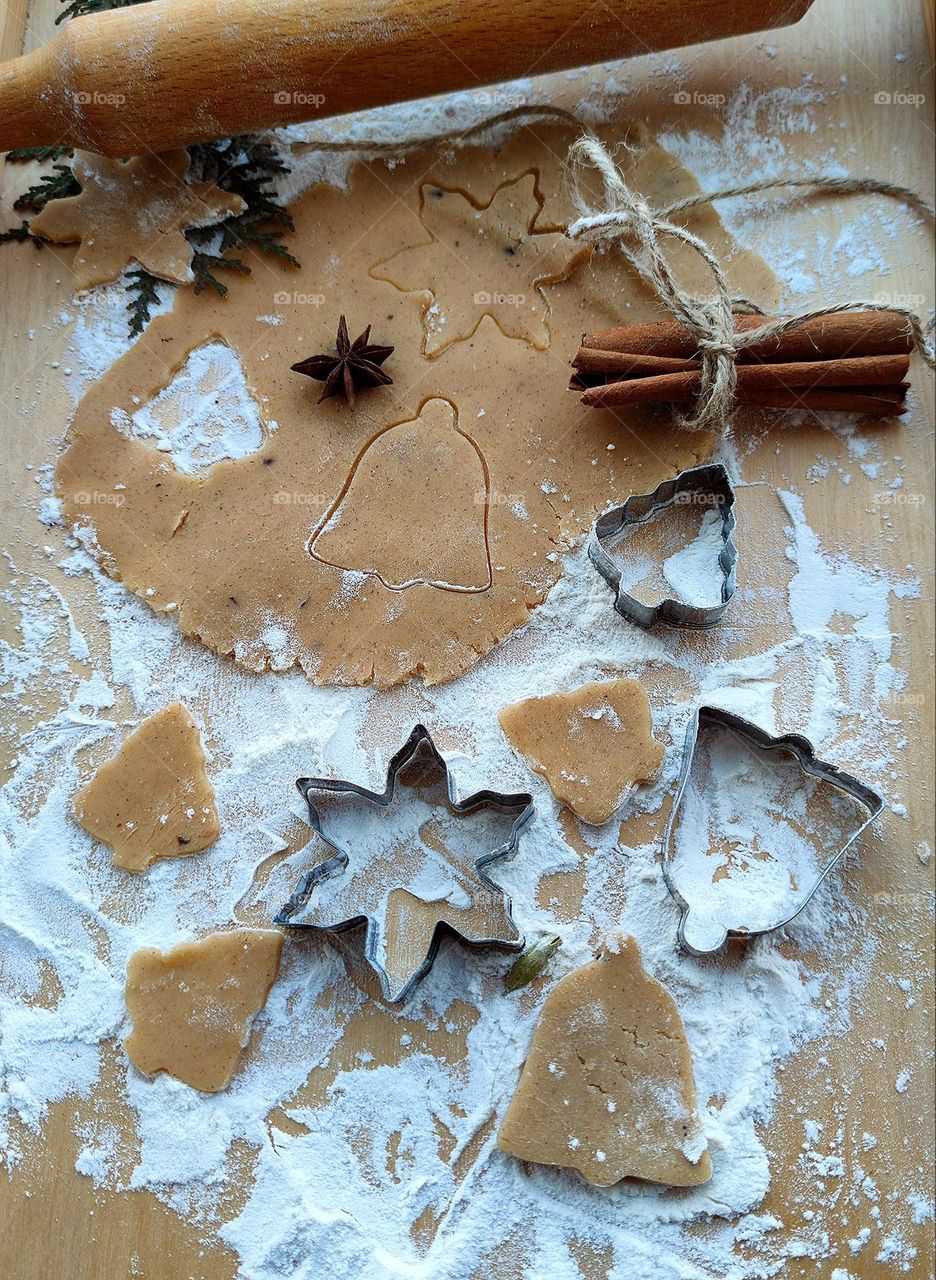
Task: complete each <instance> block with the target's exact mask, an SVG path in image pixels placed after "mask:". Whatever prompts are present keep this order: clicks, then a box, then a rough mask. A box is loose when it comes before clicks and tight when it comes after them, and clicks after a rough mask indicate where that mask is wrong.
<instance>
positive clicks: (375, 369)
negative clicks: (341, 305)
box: [290, 316, 393, 409]
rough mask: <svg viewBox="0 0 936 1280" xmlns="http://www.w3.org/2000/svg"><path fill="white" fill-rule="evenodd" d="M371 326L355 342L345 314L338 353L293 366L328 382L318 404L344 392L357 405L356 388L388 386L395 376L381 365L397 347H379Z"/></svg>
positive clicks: (311, 357) (338, 338) (313, 357)
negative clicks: (371, 337)
mask: <svg viewBox="0 0 936 1280" xmlns="http://www.w3.org/2000/svg"><path fill="white" fill-rule="evenodd" d="M370 331H371V327H370V325H368V326H367V328H366V329H365V330H364V332H363V333H362V334H361V335H360V337H357V338H355V339H354V341H353V342H352V341H351V339H350V338H349V337H348V323H347V321H346V320H345V318H344V316H342V317H341V319H340V320H339V321H338V337H337V338H336V339H335V346H336V347H337V354H336V355H328V354H327V353H326V354H323V355H319V356H309V358H308V359H307V360H300V361H299V362H298V364H294V365H291V366H290V368H292V369H294V370H295V371H296V373H304V374H305V375H306V376H307V377H309V378H315V379H316V381H318V382H324V383H325V386H324V387H323V388H322V394H321V395H320V396H319V398H318V403H319V404H321V403H322V401H323V400H327V399H328V398H329V396H335V395H338V393H339V392H344V396H345V399H346V400H347V401H348V404H349V405H350V406H351V407H352V409H353V408H354V391H355V388H356V387H386V386H389V385H390V384H391V383H392V382H393V379H392V378H391V377H390V375H389V374H387V373H384V371H383V369H381V368H380V366H381V365H382V364H383V362H384V361H385V360H386V359H387V357H388V356H389V355H391V354H392V352H393V347H378V346H376V345H373V344H372V343H371V342H370Z"/></svg>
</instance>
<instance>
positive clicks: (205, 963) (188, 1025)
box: [124, 929, 283, 1093]
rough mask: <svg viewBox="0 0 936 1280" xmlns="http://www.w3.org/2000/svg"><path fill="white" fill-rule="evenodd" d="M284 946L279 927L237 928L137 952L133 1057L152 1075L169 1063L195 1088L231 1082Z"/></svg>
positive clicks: (132, 968) (131, 996)
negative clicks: (169, 949) (172, 945)
mask: <svg viewBox="0 0 936 1280" xmlns="http://www.w3.org/2000/svg"><path fill="white" fill-rule="evenodd" d="M282 947H283V935H282V934H281V933H277V932H275V931H274V930H272V929H236V930H231V931H230V932H224V933H210V934H209V935H208V936H207V937H206V938H202V939H201V940H200V941H198V942H183V943H181V944H180V945H179V946H177V947H173V949H172V950H171V951H166V952H161V951H158V950H157V949H156V948H155V947H144V948H143V949H142V950H141V951H137V952H135V954H134V955H132V956H131V957H130V963H129V965H128V966H127V1011H128V1012H129V1014H130V1017H131V1018H132V1019H133V1030H132V1031H131V1033H130V1035H129V1036H127V1038H126V1040H125V1041H124V1046H125V1047H126V1050H127V1053H128V1054H129V1055H130V1059H131V1061H132V1062H133V1063H134V1064H135V1066H137V1067H139V1069H140V1070H141V1071H144V1072H146V1074H147V1075H155V1074H156V1072H158V1071H168V1072H169V1074H170V1075H173V1076H175V1077H176V1079H178V1080H182V1081H183V1082H184V1083H185V1084H189V1085H191V1086H192V1088H194V1089H201V1090H203V1091H205V1092H208V1093H214V1092H216V1091H217V1090H218V1089H223V1088H224V1087H225V1086H226V1085H227V1084H229V1083H230V1080H231V1076H232V1075H233V1074H234V1070H235V1067H236V1066H237V1059H238V1058H239V1056H240V1052H241V1050H242V1049H243V1048H245V1047H246V1045H247V1042H248V1040H249V1038H250V1024H251V1021H252V1020H253V1018H254V1017H255V1015H256V1014H257V1013H259V1011H260V1010H261V1009H262V1008H263V1006H264V1004H265V1002H266V998H267V995H268V994H269V990H270V988H271V987H272V985H273V983H274V982H275V981H276V975H277V973H278V972H279V962H280V952H281V951H282Z"/></svg>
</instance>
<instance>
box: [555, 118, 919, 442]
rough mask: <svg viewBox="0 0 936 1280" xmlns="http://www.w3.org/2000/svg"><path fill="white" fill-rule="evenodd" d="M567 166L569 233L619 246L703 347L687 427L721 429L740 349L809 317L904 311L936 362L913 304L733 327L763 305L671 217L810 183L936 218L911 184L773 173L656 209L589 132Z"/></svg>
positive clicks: (849, 307)
mask: <svg viewBox="0 0 936 1280" xmlns="http://www.w3.org/2000/svg"><path fill="white" fill-rule="evenodd" d="M567 165H568V173H569V182H570V189H571V191H572V196H573V199H574V201H575V205H576V208H577V209H578V210H579V211H580V213H581V216H580V217H579V218H578V219H577V220H576V221H575V222H573V223H572V225H571V226H570V227H569V229H568V231H567V232H566V234H567V235H568V236H569V237H570V238H571V239H573V240H579V239H582V240H591V241H597V242H599V243H601V242H604V243H611V244H614V245H616V246H617V248H618V249H619V250H620V252H621V253H622V254H623V255H624V257H625V259H626V260H627V262H628V263H629V264H630V265H631V267H632V268H633V269H634V270H635V271H636V272H637V274H638V275H639V276H640V277H641V279H642V280H643V281H644V282H645V283H646V284H647V285H648V286H649V287H650V288H651V289H652V291H653V292H654V294H655V295H656V296H657V297H658V298H659V300H660V301H661V302H662V303H663V305H664V306H665V307H666V309H667V310H668V311H669V312H670V313H671V314H672V315H673V316H674V318H675V319H676V320H678V321H679V322H680V323H681V324H683V325H684V326H685V327H686V329H688V331H689V333H690V334H691V335H692V337H693V338H694V339H695V341H696V343H697V345H698V350H699V355H700V357H701V384H700V388H699V395H698V399H697V401H696V407H695V412H694V413H693V414H692V415H691V416H690V417H688V418H684V419H683V420H682V425H683V426H686V427H689V428H693V429H695V428H700V427H706V428H709V429H710V430H716V431H722V430H724V428H725V425H726V423H727V422H728V420H729V418H730V416H731V411H732V409H733V407H734V397H735V389H736V386H737V381H738V372H737V368H736V365H735V361H736V359H737V355H738V352H739V351H741V350H743V348H745V347H751V346H755V345H757V344H759V343H761V342H764V341H766V340H767V339H769V338H776V337H779V335H780V334H783V333H786V332H788V331H789V330H790V329H795V328H797V327H798V326H800V325H802V324H804V323H805V322H806V321H807V320H815V319H819V318H820V317H821V316H829V315H838V314H840V313H842V312H847V311H887V312H891V313H893V314H895V315H899V316H903V318H904V319H905V321H906V324H907V333H908V336H909V338H910V340H911V342H912V344H913V349H914V350H915V351H918V352H919V353H920V355H922V357H923V359H924V360H925V361H926V362H927V364H928V365H930V366H931V367H936V355H934V351H933V346H932V343H931V342H930V341H928V339H927V333H928V332H929V331H931V330H932V328H933V325H934V320H933V319H931V320H930V321H929V323H928V324H927V325H926V328H925V329H924V326H923V324H922V323H921V321H920V319H919V317H918V316H917V315H916V313H915V312H914V311H912V310H911V309H910V308H909V307H902V306H897V305H892V304H889V303H884V302H878V301H869V302H865V301H854V302H842V303H837V304H835V305H834V306H828V307H817V308H814V309H813V310H810V311H804V312H801V313H800V314H798V315H795V316H787V317H784V318H783V319H780V320H768V321H765V323H764V324H762V325H757V326H756V327H754V328H751V329H747V330H745V331H743V332H736V331H735V327H734V314H735V312H736V311H738V310H747V311H755V312H757V311H759V310H760V308H758V307H756V306H754V304H752V303H750V302H749V301H748V300H747V299H738V298H732V296H731V293H730V291H729V288H728V282H727V280H726V278H725V273H724V270H723V269H722V266H721V263H720V262H719V260H718V258H717V257H716V255H715V253H714V252H713V251H712V249H711V248H710V247H709V245H707V244H706V242H705V241H704V240H703V239H701V237H699V236H697V235H695V234H693V232H691V231H689V230H688V229H687V228H686V227H683V226H680V225H679V224H678V223H675V222H673V221H672V218H673V217H674V216H675V215H676V214H679V213H683V212H685V211H686V210H687V209H693V208H696V207H698V206H700V205H706V204H711V203H712V202H713V201H715V200H726V199H728V198H729V197H731V196H743V195H752V194H754V193H756V192H759V191H773V190H777V189H779V188H782V187H809V188H812V189H814V190H816V191H828V192H832V193H834V194H838V195H851V194H859V193H863V194H877V195H886V196H892V197H893V198H894V199H896V200H901V201H903V203H905V204H906V205H908V206H909V207H910V208H912V209H913V210H914V211H915V212H917V213H919V214H922V215H923V216H924V217H926V218H927V219H929V220H933V218H934V216H936V213H934V209H933V206H932V205H930V204H928V203H927V202H926V201H925V200H924V199H923V198H922V197H921V196H919V195H918V194H917V193H916V192H915V191H913V190H911V189H910V188H909V187H902V186H899V185H898V184H896V183H893V182H885V181H883V180H881V179H878V178H769V179H764V180H763V181H759V182H750V183H745V184H743V185H740V186H736V187H725V188H723V189H722V190H720V191H708V192H700V193H699V194H698V195H693V196H687V197H686V198H685V199H683V200H677V201H676V202H675V203H673V204H671V205H667V206H666V207H665V208H663V209H653V208H651V206H650V205H649V203H648V202H647V200H646V199H645V198H644V197H643V196H642V195H641V194H640V193H639V192H637V191H633V190H632V189H631V188H630V187H629V186H628V185H627V183H626V181H625V180H624V177H623V175H622V174H621V171H620V169H619V168H618V167H617V166H616V165H615V163H614V161H613V159H612V158H611V155H610V154H609V152H608V150H607V148H606V147H605V146H604V144H603V143H602V142H600V141H599V140H598V139H597V138H595V137H593V136H591V135H585V136H583V137H581V138H579V139H577V141H576V142H574V143H573V144H572V146H571V147H570V149H569V155H568V161H567ZM589 170H590V171H593V172H597V174H598V176H599V177H600V178H601V183H602V186H603V188H604V207H603V208H602V209H600V210H598V211H595V210H593V209H591V208H590V207H589V205H588V202H587V200H586V198H585V196H584V194H583V190H582V180H581V179H582V175H583V174H584V173H585V172H587V171H589ZM666 237H668V238H670V239H672V240H675V241H678V242H679V243H681V244H684V245H688V247H689V248H690V249H693V250H694V251H695V252H696V253H697V254H698V255H699V257H700V258H701V259H702V261H703V262H704V263H705V265H706V267H707V268H708V270H709V272H710V273H711V276H712V280H713V282H714V285H715V291H714V294H713V296H712V297H710V298H696V297H694V296H693V295H692V294H690V293H688V292H687V291H686V290H685V289H684V288H683V287H682V286H681V285H680V284H679V282H678V281H677V279H676V277H675V274H674V271H673V268H672V266H671V264H670V262H669V260H668V259H667V256H666V253H665V251H664V249H663V247H662V244H661V241H662V240H663V239H664V238H666Z"/></svg>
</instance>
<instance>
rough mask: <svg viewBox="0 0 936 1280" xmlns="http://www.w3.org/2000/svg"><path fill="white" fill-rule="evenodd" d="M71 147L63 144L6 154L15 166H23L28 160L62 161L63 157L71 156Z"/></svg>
mask: <svg viewBox="0 0 936 1280" xmlns="http://www.w3.org/2000/svg"><path fill="white" fill-rule="evenodd" d="M71 151H72V149H71V147H68V146H65V145H64V144H63V143H61V142H56V143H53V144H52V145H51V146H48V147H17V148H15V149H14V150H13V151H8V152H7V153H6V158H7V159H8V160H11V161H12V162H13V163H14V164H23V163H24V162H25V161H26V160H61V158H62V156H70V155H71Z"/></svg>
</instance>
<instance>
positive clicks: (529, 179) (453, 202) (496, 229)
mask: <svg viewBox="0 0 936 1280" xmlns="http://www.w3.org/2000/svg"><path fill="white" fill-rule="evenodd" d="M540 208H541V201H540V200H539V199H538V197H537V194H536V175H535V174H533V173H525V174H523V175H522V176H521V177H519V178H515V179H514V180H513V181H511V182H505V183H504V184H503V185H502V186H500V187H498V188H497V190H496V191H495V192H494V196H493V198H492V199H491V201H490V203H489V204H487V205H484V206H482V207H480V208H479V207H478V206H477V205H476V204H474V203H472V201H470V200H469V199H467V198H466V197H465V196H464V195H463V194H462V193H461V192H460V191H446V190H445V189H444V188H442V187H438V186H434V185H427V186H424V187H423V188H422V192H421V210H420V217H421V220H422V223H423V225H424V227H425V229H426V230H427V231H428V233H429V236H430V239H429V240H428V242H427V241H421V242H420V243H419V244H414V245H410V246H408V247H407V248H405V249H401V250H400V252H399V253H397V254H394V256H393V257H392V258H389V259H387V260H386V261H384V262H382V263H379V264H378V265H377V266H375V267H374V268H373V269H372V274H373V275H374V276H376V278H377V279H378V280H389V281H390V282H391V284H394V285H395V286H396V287H397V288H398V289H400V290H402V291H403V292H406V293H410V292H414V291H418V292H422V293H424V294H426V295H428V301H427V303H426V306H425V308H424V311H423V325H424V329H425V343H424V352H425V354H426V355H427V356H434V355H438V354H439V353H440V352H442V351H444V350H445V348H446V347H448V346H450V345H451V344H452V343H453V342H459V341H461V340H463V339H465V338H469V337H471V335H472V334H473V333H474V331H475V329H477V327H478V324H479V323H480V320H481V317H482V316H485V315H490V316H492V317H493V318H494V320H495V322H496V323H497V326H498V328H499V329H500V330H501V331H502V332H503V333H504V334H505V335H506V336H507V337H508V338H520V339H522V340H523V341H524V342H528V343H529V344H530V346H532V347H535V348H536V349H537V350H540V351H542V350H545V349H546V347H548V346H549V303H548V302H547V299H546V295H545V293H544V292H543V289H544V286H546V285H550V284H556V283H558V282H559V281H560V280H564V279H565V278H566V276H568V275H569V274H570V273H571V272H572V270H573V269H574V268H575V267H576V266H577V264H578V263H579V262H581V261H582V259H583V258H585V257H587V256H588V252H589V251H588V249H587V248H585V247H583V246H582V245H579V244H576V243H574V242H573V241H572V240H569V239H568V238H567V237H566V236H564V235H563V234H562V233H561V232H557V231H538V230H536V227H535V222H536V216H537V214H538V213H539V211H540Z"/></svg>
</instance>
